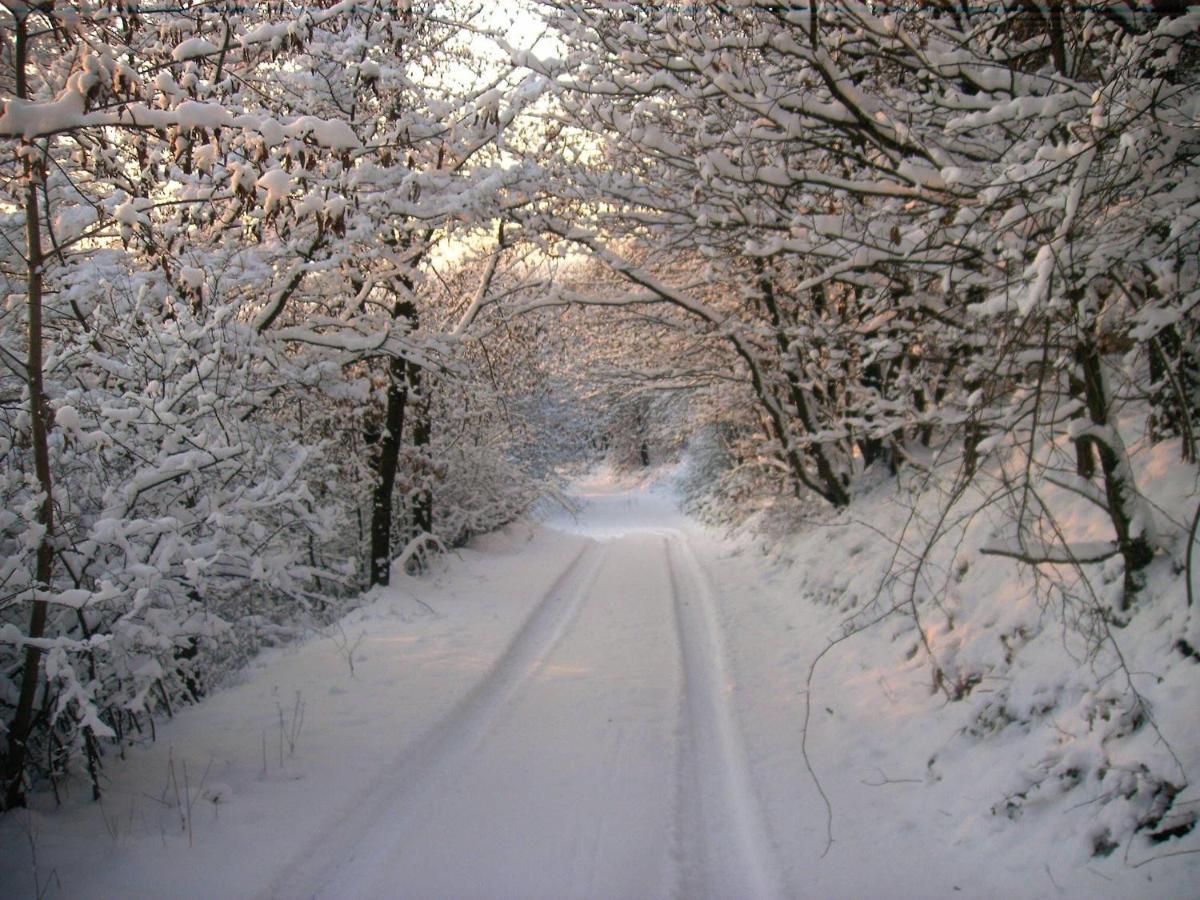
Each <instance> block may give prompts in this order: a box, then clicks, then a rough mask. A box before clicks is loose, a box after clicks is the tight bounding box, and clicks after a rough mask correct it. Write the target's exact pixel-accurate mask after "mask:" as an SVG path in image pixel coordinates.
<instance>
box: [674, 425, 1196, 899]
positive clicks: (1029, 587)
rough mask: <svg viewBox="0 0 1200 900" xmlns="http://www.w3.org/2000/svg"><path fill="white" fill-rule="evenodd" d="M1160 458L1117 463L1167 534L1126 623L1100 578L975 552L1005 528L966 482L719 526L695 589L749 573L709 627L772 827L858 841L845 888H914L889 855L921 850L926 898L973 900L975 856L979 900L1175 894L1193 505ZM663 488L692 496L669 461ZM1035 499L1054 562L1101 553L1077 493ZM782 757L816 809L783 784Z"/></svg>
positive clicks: (1184, 824) (1180, 846) (1192, 711)
mask: <svg viewBox="0 0 1200 900" xmlns="http://www.w3.org/2000/svg"><path fill="white" fill-rule="evenodd" d="M1178 460H1179V448H1178V446H1176V445H1175V444H1173V443H1170V442H1168V443H1163V444H1159V445H1156V446H1150V447H1145V448H1139V453H1138V455H1137V464H1136V468H1137V473H1136V474H1137V478H1138V483H1139V484H1143V485H1145V486H1146V488H1145V494H1146V499H1148V500H1149V501H1150V504H1151V505H1152V507H1153V508H1154V510H1155V513H1154V514H1155V517H1156V519H1158V520H1159V525H1160V529H1159V530H1160V532H1163V533H1167V534H1172V535H1177V536H1178V537H1177V539H1174V540H1173V541H1172V542H1171V543H1170V546H1169V548H1168V550H1167V551H1166V552H1163V553H1161V554H1160V555H1159V557H1158V558H1157V559H1156V560H1155V561H1154V563H1153V564H1152V566H1151V567H1150V569H1149V570H1148V574H1147V578H1146V582H1145V586H1144V587H1143V588H1142V590H1141V591H1140V592H1139V593H1138V595H1137V598H1136V600H1135V601H1134V603H1133V605H1132V607H1131V608H1130V609H1129V610H1127V611H1121V609H1120V606H1121V598H1122V569H1121V566H1120V564H1119V560H1117V561H1116V564H1114V560H1108V561H1107V562H1104V563H1098V564H1088V565H1083V566H1080V567H1078V568H1072V567H1069V566H1042V567H1040V568H1039V569H1033V568H1031V567H1029V566H1025V565H1021V564H1019V563H1016V562H1014V561H1013V560H1012V559H1008V558H1004V557H998V556H994V555H987V554H985V553H984V552H983V551H984V550H985V549H986V548H989V547H994V546H995V545H997V544H998V543H1002V539H1003V536H1004V535H1005V534H1007V533H1008V530H1009V529H1010V527H1011V525H1010V523H1011V521H1012V509H1011V508H1009V506H1008V501H1006V500H1004V499H1002V498H1003V496H1004V491H1003V490H1000V489H998V488H997V485H996V483H993V484H992V488H991V489H990V490H989V488H988V484H989V479H988V478H986V477H984V478H980V479H977V485H975V486H972V487H971V489H969V490H967V491H966V492H964V493H962V494H961V496H959V497H958V498H957V500H956V501H954V502H952V498H950V497H949V496H948V486H947V483H943V482H940V481H939V480H938V479H937V478H935V477H927V476H925V475H923V474H920V473H917V472H914V471H913V470H911V469H909V470H906V471H904V472H902V474H901V476H900V477H899V479H895V478H892V477H889V476H886V475H882V474H877V475H876V477H875V478H874V479H870V478H867V479H864V481H863V484H862V487H861V489H860V492H859V495H858V496H857V497H856V498H855V500H854V502H853V503H852V505H851V506H850V508H849V509H848V510H845V511H843V512H841V513H839V514H836V515H835V514H831V513H817V514H816V515H815V516H810V517H807V518H805V517H803V516H801V515H800V514H799V513H798V512H797V510H796V509H795V506H794V504H791V503H786V502H784V503H775V504H770V503H768V504H766V505H765V506H764V507H763V508H761V509H760V511H759V512H757V513H756V514H755V515H754V516H752V517H751V518H750V519H749V520H748V521H746V522H745V523H743V524H742V526H741V527H740V529H739V532H740V543H741V546H742V551H741V553H740V554H739V556H740V557H743V558H741V559H740V558H738V557H734V558H731V559H729V560H727V561H726V562H725V563H723V564H722V565H721V566H720V567H718V568H717V569H716V571H715V574H716V577H717V579H718V581H720V580H721V577H722V575H721V573H722V572H723V571H726V570H728V575H727V576H726V577H727V579H728V583H734V582H737V581H743V580H745V579H746V578H748V577H751V574H750V573H751V572H752V571H754V570H757V569H761V567H762V563H761V561H760V560H758V559H754V558H753V557H757V556H758V555H759V554H760V553H761V554H765V555H766V557H767V558H768V559H771V560H772V568H770V569H769V571H768V573H767V574H765V575H762V576H761V578H762V586H763V590H762V592H761V593H760V594H758V595H755V596H751V597H747V598H746V602H745V603H744V604H742V605H739V606H738V607H737V608H733V607H731V608H730V610H729V614H730V616H732V617H734V619H735V623H734V624H733V625H732V627H730V629H729V633H730V634H731V635H732V636H733V637H732V641H733V644H734V646H735V648H736V656H737V661H738V663H739V664H740V665H741V666H742V669H743V672H742V674H743V680H742V682H741V683H740V685H739V689H740V691H741V692H742V694H743V696H744V698H745V708H746V709H747V710H748V711H749V712H748V716H749V718H748V722H747V724H748V733H750V734H752V735H754V734H763V733H768V732H769V733H771V738H770V740H769V741H764V742H763V743H762V744H761V746H760V748H759V752H760V753H761V754H762V757H761V758H760V759H759V760H758V765H759V767H760V774H761V775H762V778H763V783H764V784H771V785H780V786H783V789H782V790H779V791H774V790H769V791H768V792H767V794H766V797H765V800H766V803H767V805H768V808H769V810H770V814H771V817H772V819H773V824H774V825H775V828H776V830H777V832H778V831H779V830H780V829H781V828H785V827H786V826H784V825H782V824H781V823H783V822H785V821H786V820H788V819H789V818H791V817H794V816H795V812H794V811H795V809H796V808H798V807H800V806H812V805H813V804H817V805H820V806H824V805H825V801H826V800H827V801H828V804H829V807H830V813H831V818H832V829H831V831H830V832H829V833H828V834H821V835H819V836H818V835H814V836H813V837H814V838H817V837H819V838H821V841H820V842H821V843H827V842H828V841H829V840H830V839H831V840H832V844H831V845H830V853H829V858H830V859H832V860H835V861H836V860H838V859H841V860H843V861H846V860H849V859H852V858H854V857H855V856H856V855H858V854H861V853H862V852H863V850H864V848H865V847H866V846H867V845H869V844H870V843H871V842H872V841H878V843H879V847H878V850H879V853H878V854H877V855H872V857H871V859H870V860H869V861H866V862H865V865H864V867H863V869H862V871H861V872H860V873H859V875H858V876H856V877H857V878H858V879H859V880H858V882H857V883H858V884H859V885H860V887H861V889H862V890H868V891H869V890H871V889H872V887H873V886H874V887H877V886H878V885H879V884H881V883H890V884H893V885H894V886H895V888H896V890H897V892H898V893H899V894H902V895H904V894H909V893H911V894H912V895H918V894H920V892H921V886H922V885H923V884H925V885H928V883H929V882H928V881H927V880H925V879H929V878H930V877H931V876H930V874H929V873H928V872H927V871H918V870H915V869H914V868H913V866H912V864H911V862H907V863H906V862H905V861H906V860H912V859H913V858H921V857H922V856H924V855H925V854H927V853H928V852H929V846H928V844H929V842H930V841H936V842H944V845H945V851H946V855H947V862H946V864H945V868H944V870H943V872H942V873H941V874H940V875H938V876H937V877H936V879H935V880H938V881H940V879H941V878H943V877H944V878H947V879H950V880H951V881H953V885H952V886H953V887H958V886H961V887H962V889H963V890H966V891H967V892H968V893H975V894H976V895H978V894H979V893H981V891H980V885H981V882H980V881H979V873H978V872H975V871H974V870H975V869H976V868H977V867H978V865H979V863H980V859H981V858H982V857H981V855H982V854H988V855H989V856H991V855H992V854H995V858H994V859H992V860H991V861H990V862H989V863H988V864H987V868H988V874H985V878H984V881H983V884H986V885H992V886H993V888H992V889H994V890H996V891H1000V890H1001V889H1002V886H1003V884H1004V883H1005V881H1004V879H1005V878H1013V879H1016V878H1022V879H1024V882H1023V883H1024V887H1022V888H1020V889H1016V888H1014V890H1016V891H1017V893H1020V894H1028V895H1031V896H1055V895H1057V894H1059V893H1060V892H1061V890H1066V891H1067V892H1068V893H1071V894H1079V895H1087V894H1090V893H1095V892H1099V893H1112V894H1113V895H1114V896H1122V895H1124V896H1128V895H1129V892H1130V891H1131V890H1136V891H1139V892H1140V891H1145V892H1148V893H1149V894H1152V895H1154V896H1184V895H1186V894H1188V893H1189V892H1190V890H1192V889H1194V887H1195V885H1196V884H1197V883H1198V882H1197V876H1198V874H1200V840H1198V835H1197V831H1196V829H1195V824H1196V819H1197V813H1198V811H1200V792H1198V789H1197V784H1196V782H1197V779H1200V717H1197V715H1196V710H1197V705H1196V697H1197V696H1198V693H1197V687H1200V659H1197V658H1196V657H1195V656H1194V655H1193V654H1192V652H1191V650H1190V648H1192V647H1194V646H1195V641H1196V634H1197V629H1198V625H1197V623H1198V621H1200V610H1195V609H1190V608H1189V607H1188V605H1187V598H1186V590H1185V581H1184V554H1185V551H1186V548H1185V541H1184V537H1185V535H1186V530H1187V529H1186V526H1187V524H1188V523H1189V522H1190V521H1191V517H1192V515H1193V514H1194V511H1195V504H1196V502H1197V487H1196V483H1195V475H1194V470H1193V469H1192V467H1190V466H1187V465H1182V464H1180V463H1179V461H1178ZM951 474H952V473H951ZM949 480H951V479H950V478H947V482H948V481H949ZM681 483H682V484H683V485H684V486H685V487H688V486H692V487H693V489H694V487H695V486H697V485H701V484H703V483H704V479H696V477H695V473H694V472H692V473H688V471H687V469H686V467H685V470H684V475H683V477H682V479H681ZM708 483H709V484H711V483H712V482H711V479H710V480H709V481H708ZM1049 490H1053V488H1049ZM1047 496H1049V495H1047ZM1052 500H1053V503H1054V506H1055V510H1056V521H1057V523H1058V525H1059V527H1061V528H1062V529H1063V532H1064V537H1065V538H1068V539H1070V540H1071V541H1072V542H1073V543H1074V544H1075V545H1076V546H1080V542H1082V541H1087V540H1103V539H1104V538H1105V537H1107V533H1106V532H1105V525H1106V522H1105V520H1104V519H1103V517H1101V516H1098V515H1097V514H1096V511H1095V509H1094V507H1092V506H1091V505H1090V504H1089V503H1087V502H1086V501H1084V500H1083V499H1082V498H1079V497H1074V496H1071V495H1070V494H1067V493H1066V492H1062V491H1060V492H1059V494H1058V496H1054V497H1053V498H1052ZM692 505H693V506H699V507H700V508H703V509H707V511H709V512H710V513H711V512H712V511H713V508H714V507H713V506H712V503H711V501H709V502H708V503H707V505H706V503H705V501H704V500H703V498H697V497H693V498H692ZM717 508H718V509H719V506H718V507H717ZM801 519H802V521H801ZM934 538H936V539H934ZM744 557H751V560H746V559H744ZM732 590H733V589H732V588H729V591H730V592H732ZM814 608H816V609H821V610H823V611H824V613H823V614H822V615H819V616H818V615H815V613H814ZM817 623H820V624H819V625H818V624H817ZM814 626H816V627H815V630H814ZM810 675H811V678H810ZM781 708H782V709H783V710H786V714H785V715H781V714H780V713H781ZM806 722H807V723H808V728H807V732H806V728H805V723H806ZM780 729H782V733H781V732H780ZM781 738H782V739H781ZM784 747H786V748H789V750H788V751H785V752H784V753H783V755H777V754H778V753H779V752H780V748H784ZM802 747H803V749H804V751H805V752H806V753H807V758H808V761H809V762H811V766H812V773H811V774H813V775H815V777H816V778H817V779H818V780H819V782H820V785H821V792H823V794H824V797H822V796H821V795H820V793H817V792H815V791H814V789H813V787H812V786H810V785H805V784H804V781H803V779H801V778H799V777H798V775H797V773H798V772H799V771H800V770H807V765H806V763H805V760H804V758H803V754H802V753H801V752H800V750H801V748H802ZM788 773H790V774H788ZM788 786H794V787H795V792H794V793H792V792H790V791H789V790H788ZM822 831H824V828H823V827H822ZM914 854H915V855H916V856H914ZM834 870H837V871H840V870H841V869H840V867H839V866H837V865H836V864H835V865H834V866H833V867H832V868H829V867H817V868H816V871H817V872H818V873H820V872H822V871H826V872H829V871H834ZM897 871H899V872H903V873H906V874H904V875H902V876H899V880H893V879H895V878H897V875H896V872H897ZM889 873H891V874H889ZM956 873H957V874H956ZM885 878H886V879H888V881H887V882H884V881H881V879H885ZM955 879H957V880H955ZM818 883H820V882H819V881H818ZM1015 883H1016V882H1014V884H1015ZM838 885H839V883H838V882H836V881H831V882H829V884H828V888H829V889H831V890H836V889H837V888H838ZM970 885H974V887H971V886H970ZM1134 885H1136V886H1137V887H1134ZM1188 885H1191V887H1190V888H1189V887H1188ZM843 886H844V885H843ZM947 889H949V888H947ZM988 890H989V889H988V888H984V889H983V890H982V893H984V894H987V893H988Z"/></svg>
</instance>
